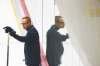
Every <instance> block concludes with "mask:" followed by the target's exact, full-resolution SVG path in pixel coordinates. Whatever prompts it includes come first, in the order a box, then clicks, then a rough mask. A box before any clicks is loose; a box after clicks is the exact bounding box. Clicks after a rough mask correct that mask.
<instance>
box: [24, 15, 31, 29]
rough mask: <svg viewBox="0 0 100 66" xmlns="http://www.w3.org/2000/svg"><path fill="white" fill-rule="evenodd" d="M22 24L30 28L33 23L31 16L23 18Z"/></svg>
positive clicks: (25, 27)
mask: <svg viewBox="0 0 100 66" xmlns="http://www.w3.org/2000/svg"><path fill="white" fill-rule="evenodd" d="M22 25H23V28H24V29H28V28H29V27H30V26H31V25H32V23H31V18H30V17H28V16H26V17H23V18H22Z"/></svg>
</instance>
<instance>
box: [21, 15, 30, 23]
mask: <svg viewBox="0 0 100 66" xmlns="http://www.w3.org/2000/svg"><path fill="white" fill-rule="evenodd" d="M22 19H27V20H28V21H29V22H31V18H30V17H29V16H25V17H23V18H22Z"/></svg>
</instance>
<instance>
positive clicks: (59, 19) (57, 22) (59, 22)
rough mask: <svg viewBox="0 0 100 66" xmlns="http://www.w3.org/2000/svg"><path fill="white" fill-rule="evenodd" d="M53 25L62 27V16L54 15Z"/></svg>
mask: <svg viewBox="0 0 100 66" xmlns="http://www.w3.org/2000/svg"><path fill="white" fill-rule="evenodd" d="M55 25H56V26H57V27H58V28H63V27H64V19H63V17H62V16H55Z"/></svg>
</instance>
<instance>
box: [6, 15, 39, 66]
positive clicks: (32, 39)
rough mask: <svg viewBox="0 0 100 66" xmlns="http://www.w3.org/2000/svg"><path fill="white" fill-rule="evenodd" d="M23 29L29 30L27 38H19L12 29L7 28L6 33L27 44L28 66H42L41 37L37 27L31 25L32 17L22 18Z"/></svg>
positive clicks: (25, 49)
mask: <svg viewBox="0 0 100 66" xmlns="http://www.w3.org/2000/svg"><path fill="white" fill-rule="evenodd" d="M22 25H23V28H24V29H26V30H27V34H26V36H19V35H17V34H16V33H15V31H14V30H13V29H12V28H11V27H6V31H8V33H9V34H10V35H11V36H12V37H14V38H15V39H17V40H19V41H21V42H25V45H24V53H25V63H26V65H27V66H39V65H40V62H41V60H40V45H39V35H38V32H37V30H36V29H35V27H34V26H33V25H32V23H31V19H30V17H23V18H22Z"/></svg>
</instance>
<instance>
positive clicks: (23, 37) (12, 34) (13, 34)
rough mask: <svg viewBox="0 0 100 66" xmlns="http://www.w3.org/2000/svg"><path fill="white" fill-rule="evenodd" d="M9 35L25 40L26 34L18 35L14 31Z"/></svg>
mask: <svg viewBox="0 0 100 66" xmlns="http://www.w3.org/2000/svg"><path fill="white" fill-rule="evenodd" d="M10 35H11V36H12V37H14V38H15V39H17V40H18V41H21V42H25V40H26V36H19V35H17V34H16V33H10Z"/></svg>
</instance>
